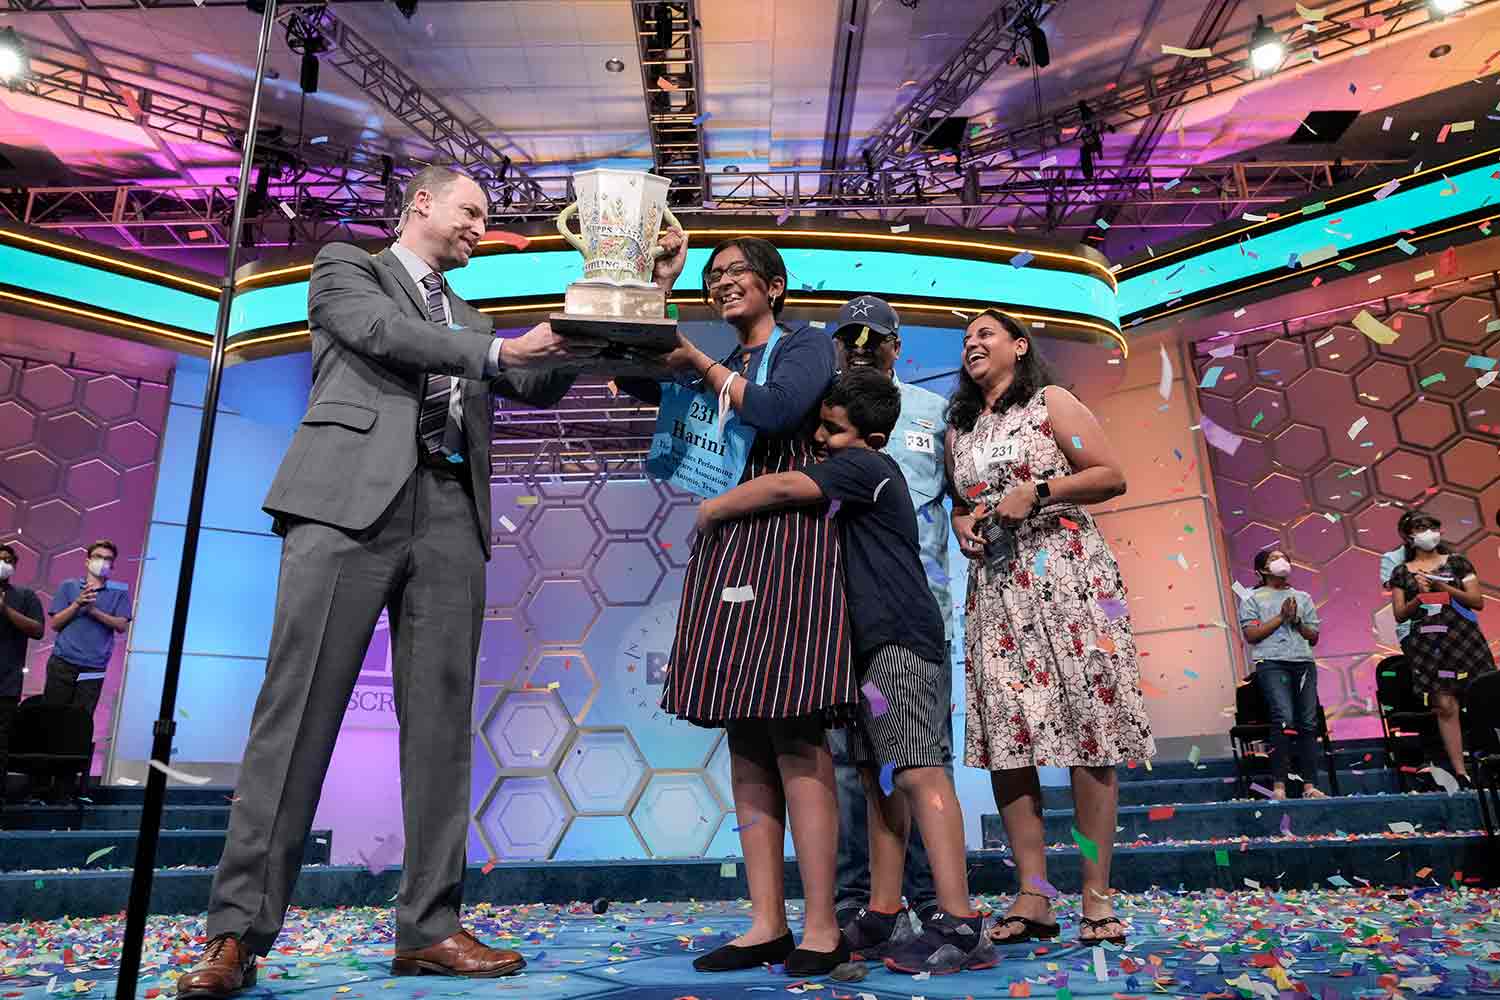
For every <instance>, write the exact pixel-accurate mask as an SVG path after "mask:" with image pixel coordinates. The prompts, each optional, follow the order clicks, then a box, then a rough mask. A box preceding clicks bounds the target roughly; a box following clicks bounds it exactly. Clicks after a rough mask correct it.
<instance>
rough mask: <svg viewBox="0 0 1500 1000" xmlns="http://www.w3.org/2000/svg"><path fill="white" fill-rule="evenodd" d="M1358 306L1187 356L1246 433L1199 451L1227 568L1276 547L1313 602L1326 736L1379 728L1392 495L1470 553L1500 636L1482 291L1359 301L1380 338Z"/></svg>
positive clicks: (1497, 423)
mask: <svg viewBox="0 0 1500 1000" xmlns="http://www.w3.org/2000/svg"><path fill="white" fill-rule="evenodd" d="M1420 297H1421V296H1419V298H1420ZM1408 304H1409V305H1411V304H1412V303H1411V301H1410V300H1408ZM1357 311H1358V309H1357V308H1355V309H1349V310H1343V311H1341V312H1340V313H1337V314H1333V315H1321V316H1318V317H1304V318H1297V319H1289V320H1287V321H1286V322H1285V324H1284V325H1283V328H1282V331H1283V334H1284V335H1283V336H1281V337H1280V338H1278V339H1276V340H1272V341H1270V342H1269V343H1264V344H1257V345H1252V346H1248V347H1239V348H1236V350H1235V353H1234V354H1233V355H1230V356H1227V357H1224V358H1212V357H1203V358H1201V359H1198V360H1196V361H1195V367H1196V371H1197V375H1198V382H1199V389H1198V396H1199V402H1200V404H1201V406H1202V410H1203V412H1204V413H1205V414H1206V415H1207V416H1208V417H1209V418H1211V419H1212V420H1213V421H1214V422H1215V423H1218V424H1220V425H1222V426H1224V427H1227V428H1229V429H1231V430H1233V431H1234V432H1235V433H1236V434H1238V435H1240V436H1241V437H1242V438H1243V439H1244V441H1243V443H1242V444H1241V445H1240V447H1239V449H1238V450H1237V451H1236V452H1235V454H1234V455H1232V456H1231V455H1227V454H1225V453H1224V452H1222V451H1220V450H1218V449H1217V448H1213V449H1210V454H1211V455H1212V462H1213V474H1214V487H1215V493H1216V496H1217V502H1218V512H1219V517H1220V519H1221V520H1222V522H1223V525H1224V529H1225V534H1226V536H1227V538H1228V540H1229V556H1230V572H1231V574H1232V575H1233V576H1234V578H1235V579H1237V580H1239V581H1240V582H1242V583H1244V584H1246V585H1247V586H1250V585H1253V583H1254V574H1253V571H1252V570H1251V560H1252V559H1253V558H1254V556H1255V553H1256V552H1257V551H1259V550H1260V549H1262V548H1266V547H1268V546H1273V545H1274V546H1285V547H1286V548H1287V549H1288V551H1289V553H1290V555H1291V559H1292V563H1293V565H1294V567H1295V569H1294V574H1293V579H1292V584H1293V586H1296V587H1298V588H1300V589H1303V590H1306V591H1307V592H1308V593H1310V594H1311V595H1312V597H1313V599H1314V601H1316V602H1317V604H1318V607H1319V609H1320V615H1321V617H1322V621H1323V625H1322V637H1321V640H1320V642H1319V644H1318V647H1317V654H1318V664H1319V667H1320V669H1319V673H1318V677H1319V683H1318V691H1319V695H1320V697H1321V699H1322V702H1323V705H1324V708H1325V709H1326V710H1327V711H1328V714H1329V717H1330V720H1331V721H1332V723H1333V729H1334V735H1335V737H1357V736H1371V735H1378V734H1379V729H1380V727H1379V720H1378V716H1377V714H1376V708H1375V704H1374V696H1375V670H1374V667H1375V664H1376V663H1377V662H1379V660H1380V659H1381V658H1382V657H1384V656H1389V655H1391V654H1393V653H1399V652H1400V647H1399V646H1397V645H1396V637H1395V627H1394V620H1393V618H1392V616H1391V610H1390V601H1389V599H1388V598H1387V597H1386V595H1385V593H1384V592H1383V590H1382V589H1381V586H1380V581H1379V579H1378V578H1379V569H1378V567H1379V562H1380V555H1381V553H1382V552H1385V551H1387V550H1389V549H1392V548H1395V546H1396V545H1397V543H1398V541H1399V539H1398V537H1397V533H1396V521H1397V519H1398V518H1399V517H1400V516H1401V514H1402V512H1403V511H1404V510H1405V509H1406V508H1409V507H1419V508H1421V509H1423V510H1427V511H1431V512H1432V513H1434V514H1436V515H1437V516H1438V517H1440V518H1441V519H1442V522H1443V533H1444V537H1445V539H1446V540H1447V541H1448V542H1449V543H1450V544H1452V545H1454V546H1455V548H1456V549H1458V550H1459V551H1461V552H1463V553H1464V554H1465V555H1467V556H1468V557H1469V558H1470V559H1471V560H1472V561H1473V562H1474V565H1475V567H1476V568H1477V569H1478V572H1479V576H1480V580H1481V582H1482V583H1483V585H1484V588H1485V590H1486V591H1487V592H1488V593H1489V594H1490V597H1491V600H1490V601H1489V602H1487V611H1486V612H1485V613H1482V616H1481V619H1480V621H1481V625H1482V626H1483V627H1484V628H1485V632H1486V634H1487V635H1489V636H1490V638H1491V641H1492V644H1493V643H1494V640H1495V639H1497V638H1500V612H1497V611H1496V610H1494V609H1495V600H1494V597H1495V594H1496V592H1497V591H1500V554H1497V551H1496V540H1497V536H1496V532H1495V530H1494V523H1495V516H1496V513H1497V511H1500V482H1497V480H1500V459H1497V457H1496V445H1497V442H1500V386H1495V385H1490V386H1488V387H1485V386H1481V385H1479V384H1477V383H1478V382H1479V380H1480V378H1481V377H1482V376H1483V375H1484V373H1485V368H1484V366H1485V365H1487V364H1489V365H1493V364H1495V362H1494V361H1493V360H1488V361H1486V360H1475V361H1474V362H1473V363H1470V358H1471V357H1472V358H1477V359H1486V358H1487V359H1495V358H1497V357H1500V336H1497V334H1496V332H1495V330H1494V329H1493V327H1495V324H1494V323H1493V321H1492V318H1493V317H1495V316H1497V315H1500V304H1497V299H1496V292H1495V290H1494V288H1492V287H1491V288H1488V289H1480V290H1478V291H1473V290H1471V289H1470V290H1466V291H1465V292H1464V293H1462V294H1457V295H1452V296H1450V297H1448V298H1440V297H1434V298H1433V299H1432V300H1431V301H1430V302H1417V303H1416V304H1415V305H1414V306H1413V307H1411V308H1405V309H1391V310H1386V311H1384V312H1382V310H1380V309H1379V308H1376V307H1370V311H1371V312H1372V313H1375V314H1376V315H1378V316H1382V318H1383V321H1384V322H1385V323H1386V324H1387V325H1389V326H1390V327H1391V328H1392V329H1394V330H1395V331H1396V332H1397V333H1398V335H1399V336H1398V338H1397V339H1396V340H1395V341H1393V342H1392V343H1390V344H1385V345H1379V344H1376V343H1375V342H1373V341H1371V340H1370V339H1368V338H1366V337H1365V336H1364V335H1362V334H1361V333H1360V332H1359V331H1358V330H1356V329H1355V328H1354V326H1353V325H1352V318H1353V314H1354V313H1356V312H1357ZM1214 368H1219V369H1221V370H1220V371H1219V372H1218V373H1217V374H1216V375H1215V374H1212V373H1211V372H1212V369H1214ZM1215 379H1217V381H1215Z"/></svg>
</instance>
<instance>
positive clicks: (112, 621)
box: [42, 539, 130, 718]
mask: <svg viewBox="0 0 1500 1000" xmlns="http://www.w3.org/2000/svg"><path fill="white" fill-rule="evenodd" d="M118 556H119V549H117V548H116V547H115V543H114V542H111V541H109V540H108V539H101V540H100V541H97V542H95V543H94V544H93V545H90V546H89V552H88V563H87V565H86V567H85V571H86V574H85V575H84V576H82V577H74V578H73V579H70V580H64V581H63V582H62V585H61V586H59V587H58V588H57V593H56V595H54V596H53V598H52V609H51V611H50V612H49V614H50V615H51V616H52V631H54V632H56V633H57V639H56V641H55V642H54V643H53V646H52V657H51V658H50V659H49V660H48V661H47V686H46V687H45V688H44V689H43V690H42V697H43V699H45V700H46V701H47V702H49V703H51V704H54V705H76V706H78V707H80V708H85V709H88V713H89V717H90V718H92V717H93V714H94V706H96V705H98V704H99V692H100V690H101V689H102V688H103V687H104V671H105V668H107V667H108V666H109V657H110V654H111V653H112V652H114V647H115V634H116V633H118V632H124V631H125V630H126V629H127V628H129V627H130V593H129V591H127V590H126V589H125V588H124V587H123V586H120V585H118V584H117V585H111V584H110V583H109V576H110V572H111V570H112V569H113V568H114V563H115V559H116V558H117V557H118Z"/></svg>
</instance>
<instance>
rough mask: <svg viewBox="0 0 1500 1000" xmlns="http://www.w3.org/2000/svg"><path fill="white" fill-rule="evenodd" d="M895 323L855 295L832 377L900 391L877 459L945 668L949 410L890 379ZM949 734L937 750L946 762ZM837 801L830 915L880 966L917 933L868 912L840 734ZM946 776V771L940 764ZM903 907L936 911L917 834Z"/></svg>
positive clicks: (861, 837)
mask: <svg viewBox="0 0 1500 1000" xmlns="http://www.w3.org/2000/svg"><path fill="white" fill-rule="evenodd" d="M900 330H901V318H900V317H899V316H897V315H896V310H894V309H892V308H891V306H890V304H889V303H888V302H886V301H885V300H884V299H880V298H877V297H876V296H874V295H861V296H859V297H858V298H856V299H853V300H851V301H850V302H847V303H845V305H844V307H843V308H842V309H840V310H839V316H838V321H837V323H836V324H835V326H834V330H833V338H834V344H835V350H836V352H837V354H838V362H839V368H840V369H841V370H844V371H848V370H850V369H853V368H871V369H874V370H876V371H879V372H881V373H882V374H884V375H886V376H887V377H888V378H890V379H892V380H893V381H894V382H895V383H896V386H897V388H899V389H900V390H901V417H900V419H899V420H898V421H897V423H896V427H895V429H894V430H893V431H892V432H891V436H890V442H889V443H888V444H887V445H886V446H885V449H884V451H885V452H886V454H888V455H890V456H891V458H893V459H895V461H896V464H897V465H899V466H900V467H901V473H902V475H904V476H905V477H906V486H907V491H908V492H909V493H910V494H911V501H912V506H913V507H914V508H915V509H916V511H917V543H918V545H919V547H920V548H921V552H922V564H923V566H924V567H925V568H926V570H927V586H928V588H929V589H931V591H932V595H933V597H935V598H936V599H937V603H938V610H939V611H941V612H942V615H943V637H944V639H945V640H946V641H947V643H948V644H949V645H948V650H949V655H947V656H945V657H944V662H945V663H948V664H951V663H952V655H951V644H952V642H953V602H952V600H951V599H950V598H949V596H948V515H947V513H946V512H945V511H944V509H943V496H944V492H945V491H944V489H943V481H944V476H945V470H944V464H943V457H944V456H943V437H944V432H945V431H946V429H947V424H946V423H945V422H944V420H943V411H944V409H945V408H946V407H947V405H948V401H947V400H946V399H944V398H943V397H942V396H939V395H938V394H937V393H935V392H931V391H929V390H927V389H923V388H921V387H919V386H915V385H909V384H907V383H905V382H902V381H901V379H900V377H899V376H897V374H896V362H897V361H899V360H900V357H901V336H900ZM944 680H945V682H946V684H945V690H944V692H943V697H944V698H945V699H947V700H948V701H949V702H950V703H951V702H952V676H951V674H949V675H945V677H944ZM951 741H952V734H951V733H950V734H949V741H948V742H949V746H947V747H945V750H946V751H948V753H949V754H950V756H951ZM829 744H830V746H831V747H832V750H833V759H834V769H835V772H836V775H837V779H838V795H839V830H840V836H839V857H838V887H837V898H836V901H835V906H836V908H837V913H838V919H839V926H840V927H842V928H843V930H844V935H845V936H846V937H847V938H848V940H849V947H850V949H851V950H852V951H854V952H857V953H859V954H860V955H861V956H863V958H865V959H866V960H878V959H880V958H881V957H883V955H884V954H885V953H886V952H887V951H889V950H890V948H891V946H893V945H895V944H898V943H900V942H901V941H903V940H905V939H906V938H907V937H908V936H910V935H911V934H914V933H915V929H914V928H913V927H912V924H911V921H910V920H909V919H906V916H907V915H906V914H905V913H897V914H887V913H877V912H875V911H873V910H871V909H870V908H869V905H868V903H869V898H870V856H869V838H868V827H867V822H866V816H865V808H866V805H865V791H864V786H863V784H862V783H861V781H860V776H859V769H858V768H857V767H855V766H854V764H853V763H852V761H851V758H850V756H849V747H848V742H847V734H846V731H845V730H842V729H837V730H831V731H830V732H829ZM948 771H949V774H950V775H951V774H952V771H953V765H952V763H951V760H950V763H949V764H948ZM902 890H903V894H904V895H905V896H906V901H907V905H908V906H909V907H910V908H911V910H912V911H913V912H915V914H916V916H917V918H918V919H919V920H924V921H925V920H926V919H927V918H929V917H931V916H932V914H933V913H934V912H935V911H936V910H937V908H938V904H937V892H936V890H935V888H934V886H933V881H932V867H931V865H930V864H929V863H928V860H927V850H926V848H925V847H924V846H923V844H922V840H921V837H920V836H919V835H918V833H917V830H916V828H915V826H914V827H913V828H912V835H911V839H910V840H909V841H908V842H907V852H906V877H905V884H904V885H903V887H902Z"/></svg>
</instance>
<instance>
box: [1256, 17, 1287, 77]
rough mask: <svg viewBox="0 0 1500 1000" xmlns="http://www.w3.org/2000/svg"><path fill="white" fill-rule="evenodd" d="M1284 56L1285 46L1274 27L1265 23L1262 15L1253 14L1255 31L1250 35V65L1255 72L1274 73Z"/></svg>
mask: <svg viewBox="0 0 1500 1000" xmlns="http://www.w3.org/2000/svg"><path fill="white" fill-rule="evenodd" d="M1284 58H1286V47H1285V46H1283V45H1282V44H1281V36H1280V35H1279V34H1277V33H1276V29H1275V28H1273V27H1271V26H1270V25H1268V24H1266V19H1265V17H1264V16H1263V15H1261V14H1257V15H1255V31H1254V32H1252V33H1251V35H1250V65H1251V66H1252V67H1254V69H1255V71H1256V72H1257V73H1274V72H1276V70H1277V68H1278V67H1279V66H1280V65H1281V60H1282V59H1284Z"/></svg>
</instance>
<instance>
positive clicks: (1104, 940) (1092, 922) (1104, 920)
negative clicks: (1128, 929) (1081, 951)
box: [1078, 915, 1125, 945]
mask: <svg viewBox="0 0 1500 1000" xmlns="http://www.w3.org/2000/svg"><path fill="white" fill-rule="evenodd" d="M1110 924H1119V925H1120V933H1119V934H1116V935H1115V936H1113V937H1091V938H1086V937H1084V936H1083V935H1082V934H1080V935H1078V943H1079V944H1086V945H1093V944H1113V945H1124V944H1125V933H1124V931H1125V921H1123V920H1121V919H1120V918H1119V917H1117V916H1114V915H1110V916H1108V917H1079V918H1078V929H1079V930H1080V931H1081V930H1083V929H1085V928H1087V929H1088V930H1091V931H1094V932H1095V933H1098V931H1099V929H1100V928H1101V927H1108V926H1109V925H1110Z"/></svg>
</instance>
